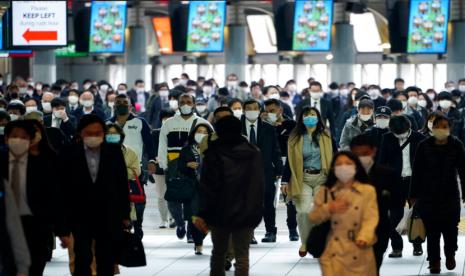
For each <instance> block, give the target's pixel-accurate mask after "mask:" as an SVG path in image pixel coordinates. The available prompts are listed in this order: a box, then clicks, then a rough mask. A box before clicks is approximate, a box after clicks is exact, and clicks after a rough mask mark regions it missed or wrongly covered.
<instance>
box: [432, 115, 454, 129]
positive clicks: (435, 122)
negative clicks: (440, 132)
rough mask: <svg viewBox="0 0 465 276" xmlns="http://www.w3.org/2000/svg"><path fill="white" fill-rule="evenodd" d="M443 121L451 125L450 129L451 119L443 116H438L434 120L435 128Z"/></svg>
mask: <svg viewBox="0 0 465 276" xmlns="http://www.w3.org/2000/svg"><path fill="white" fill-rule="evenodd" d="M441 121H446V122H447V124H448V125H449V127H450V125H451V124H450V120H449V118H447V117H446V116H444V115H442V114H438V115H437V116H436V118H434V121H433V127H435V126H437V125H438V124H439V123H440V122H441Z"/></svg>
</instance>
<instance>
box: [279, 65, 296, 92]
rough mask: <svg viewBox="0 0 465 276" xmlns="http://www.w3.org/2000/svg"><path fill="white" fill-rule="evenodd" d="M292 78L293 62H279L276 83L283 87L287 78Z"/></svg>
mask: <svg viewBox="0 0 465 276" xmlns="http://www.w3.org/2000/svg"><path fill="white" fill-rule="evenodd" d="M291 79H294V65H293V64H280V65H279V74H278V83H277V84H278V85H280V86H281V87H284V86H285V85H286V82H287V81H288V80H291Z"/></svg>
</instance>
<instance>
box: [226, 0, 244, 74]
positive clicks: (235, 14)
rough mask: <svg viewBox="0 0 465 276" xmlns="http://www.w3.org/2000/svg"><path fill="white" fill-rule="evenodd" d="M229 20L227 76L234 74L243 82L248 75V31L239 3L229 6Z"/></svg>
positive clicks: (227, 32)
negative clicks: (246, 69) (246, 70)
mask: <svg viewBox="0 0 465 276" xmlns="http://www.w3.org/2000/svg"><path fill="white" fill-rule="evenodd" d="M241 11H242V12H241ZM227 18H228V20H229V23H228V29H227V31H226V32H225V53H224V55H225V69H224V70H225V76H228V75H229V74H231V73H234V74H236V75H237V77H238V78H239V81H242V80H245V74H246V72H245V67H246V65H247V32H248V30H247V25H246V24H245V15H244V12H243V10H242V7H241V6H240V4H239V3H238V2H235V3H232V5H230V6H228V17H227Z"/></svg>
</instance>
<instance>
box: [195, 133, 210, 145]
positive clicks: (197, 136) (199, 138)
mask: <svg viewBox="0 0 465 276" xmlns="http://www.w3.org/2000/svg"><path fill="white" fill-rule="evenodd" d="M205 136H207V135H206V134H203V133H196V134H195V135H194V140H195V142H197V144H200V143H202V140H203V138H205Z"/></svg>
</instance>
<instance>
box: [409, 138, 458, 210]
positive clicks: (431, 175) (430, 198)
mask: <svg viewBox="0 0 465 276" xmlns="http://www.w3.org/2000/svg"><path fill="white" fill-rule="evenodd" d="M412 173H413V174H412V184H411V189H410V197H411V198H416V199H421V200H422V201H427V202H433V203H437V204H441V203H446V202H447V201H452V200H458V199H459V197H460V193H459V189H458V183H457V173H458V176H459V177H460V184H461V186H462V191H465V149H464V147H463V144H462V142H461V141H460V140H458V139H457V138H456V137H454V136H449V138H448V141H447V144H446V145H436V144H435V138H434V137H430V138H428V139H426V140H424V141H423V142H421V143H420V144H419V145H418V150H417V155H416V157H415V162H414V164H413V170H412ZM462 198H464V199H465V195H464V194H463V192H462Z"/></svg>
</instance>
